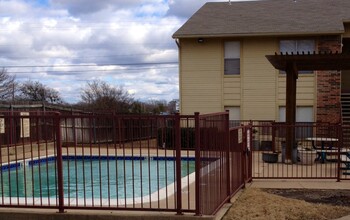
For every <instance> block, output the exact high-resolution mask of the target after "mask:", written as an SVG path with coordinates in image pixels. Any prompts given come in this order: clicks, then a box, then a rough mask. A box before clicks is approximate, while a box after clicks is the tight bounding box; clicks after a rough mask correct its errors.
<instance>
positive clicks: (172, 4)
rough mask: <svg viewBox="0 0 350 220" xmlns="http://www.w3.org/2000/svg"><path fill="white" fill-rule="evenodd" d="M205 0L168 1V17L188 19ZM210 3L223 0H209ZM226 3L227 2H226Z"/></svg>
mask: <svg viewBox="0 0 350 220" xmlns="http://www.w3.org/2000/svg"><path fill="white" fill-rule="evenodd" d="M206 2H207V0H195V1H188V0H169V11H168V15H172V16H176V17H182V18H189V17H190V16H192V14H193V13H194V12H196V11H197V10H198V9H199V8H200V7H202V5H204V4H205V3H206ZM211 2H223V0H211ZM226 2H228V1H226Z"/></svg>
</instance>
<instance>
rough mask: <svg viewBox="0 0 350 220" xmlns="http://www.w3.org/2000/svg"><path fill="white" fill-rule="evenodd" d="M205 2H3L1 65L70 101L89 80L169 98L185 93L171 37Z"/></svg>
mask: <svg viewBox="0 0 350 220" xmlns="http://www.w3.org/2000/svg"><path fill="white" fill-rule="evenodd" d="M211 1H219V0H211ZM221 1H223V0H221ZM205 2H206V0H99V1H97V0H0V68H2V67H4V68H6V69H7V72H8V73H9V74H11V75H16V79H17V81H18V82H24V81H27V80H32V81H39V82H41V83H43V84H44V85H46V86H48V87H50V88H54V89H56V90H58V91H59V93H60V94H61V96H62V98H63V99H64V101H66V102H68V103H76V102H79V101H80V93H81V89H82V88H83V87H84V86H85V85H86V83H87V82H88V81H91V80H102V81H106V82H108V83H109V84H110V85H112V86H115V87H123V88H124V89H125V90H127V91H128V92H129V93H130V94H132V95H133V97H134V98H135V99H136V100H140V101H147V100H166V101H171V100H172V99H177V98H178V97H179V78H178V48H177V46H176V43H175V41H174V39H172V35H173V33H174V32H175V31H176V30H177V29H178V28H180V27H181V26H182V25H183V24H184V23H185V22H186V20H187V19H188V18H189V17H190V16H191V15H192V14H193V13H194V12H195V11H197V10H198V9H199V8H200V7H201V6H202V5H203V4H204V3H205ZM226 2H228V1H226Z"/></svg>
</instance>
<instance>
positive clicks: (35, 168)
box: [0, 112, 244, 215]
mask: <svg viewBox="0 0 350 220" xmlns="http://www.w3.org/2000/svg"><path fill="white" fill-rule="evenodd" d="M242 129H243V128H242ZM14 137H15V138H14ZM231 139H232V140H234V141H236V142H237V144H232V145H229V127H228V113H220V114H212V115H199V114H198V113H197V114H195V115H189V116H184V115H181V116H180V115H178V114H177V115H169V116H149V115H148V116H147V115H146V116H145V115H113V114H100V115H83V114H81V115H61V114H59V113H55V112H46V113H42V112H36V113H35V112H28V113H17V112H12V113H7V112H1V114H0V146H1V151H0V152H1V155H0V164H1V175H0V206H1V207H29V208H43V207H44V208H54V209H58V210H59V211H60V212H63V211H64V210H66V209H104V210H144V211H147V210H149V211H170V212H177V213H182V212H192V213H196V214H197V215H201V214H213V213H215V212H216V211H217V210H218V209H219V208H220V206H221V205H222V204H223V203H224V202H225V201H227V200H228V199H229V198H230V196H231V195H232V194H233V193H234V192H236V191H237V189H238V188H240V187H242V184H243V183H244V181H242V178H243V176H242V175H241V173H242V172H240V171H239V167H242V166H243V165H242V163H243V162H242V161H243V160H242V158H239V155H242V153H240V152H239V151H240V150H241V149H242V147H243V145H244V143H238V141H237V139H236V138H234V137H233V138H231ZM237 167H238V169H237ZM236 172H238V173H236ZM231 181H234V183H231ZM208 192H209V193H208Z"/></svg>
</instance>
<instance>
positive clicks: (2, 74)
mask: <svg viewBox="0 0 350 220" xmlns="http://www.w3.org/2000/svg"><path fill="white" fill-rule="evenodd" d="M15 79H16V77H15V76H11V75H9V74H8V73H7V71H6V69H5V68H2V70H0V100H11V99H12V100H13V99H14V96H15V90H16V82H15Z"/></svg>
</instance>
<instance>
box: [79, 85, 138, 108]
mask: <svg viewBox="0 0 350 220" xmlns="http://www.w3.org/2000/svg"><path fill="white" fill-rule="evenodd" d="M81 99H82V102H83V103H84V104H85V105H87V107H89V108H91V109H92V110H111V111H116V112H118V113H127V112H130V107H131V105H132V103H133V97H132V96H131V95H130V94H129V93H128V92H127V91H126V90H124V89H123V87H113V86H111V85H109V84H108V83H106V82H104V81H100V80H94V81H91V82H87V84H86V85H85V87H84V88H83V89H82V93H81Z"/></svg>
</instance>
